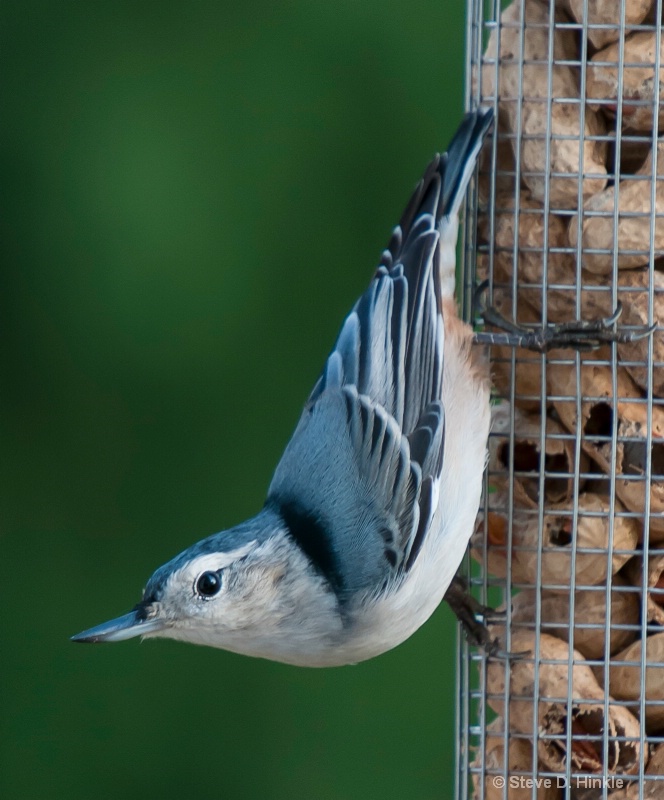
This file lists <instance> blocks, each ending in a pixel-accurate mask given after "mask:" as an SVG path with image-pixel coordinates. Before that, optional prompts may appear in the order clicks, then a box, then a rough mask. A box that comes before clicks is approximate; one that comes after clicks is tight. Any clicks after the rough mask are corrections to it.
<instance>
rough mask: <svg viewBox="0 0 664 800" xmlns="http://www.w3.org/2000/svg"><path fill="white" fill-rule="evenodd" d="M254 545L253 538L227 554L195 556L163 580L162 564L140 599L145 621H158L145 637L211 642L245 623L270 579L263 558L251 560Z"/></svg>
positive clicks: (261, 602)
mask: <svg viewBox="0 0 664 800" xmlns="http://www.w3.org/2000/svg"><path fill="white" fill-rule="evenodd" d="M256 549H257V545H256V542H250V543H248V544H246V545H244V546H243V547H240V548H238V549H235V550H230V551H229V552H225V553H223V552H220V553H206V554H204V555H200V556H195V557H193V558H192V559H191V560H189V561H185V562H184V564H183V565H182V566H180V567H179V568H177V569H174V570H173V571H172V572H170V574H168V576H167V577H166V578H165V579H164V577H162V575H163V568H162V570H158V571H157V573H155V576H153V578H151V579H150V582H149V583H148V585H147V587H146V590H145V593H144V601H143V603H144V605H145V612H146V614H147V618H148V620H154V621H155V622H156V620H159V621H160V623H161V625H159V626H156V625H155V628H154V629H153V630H151V631H147V632H146V633H145V635H146V636H151V637H168V638H177V639H185V640H187V641H205V643H208V644H215V642H214V641H212V640H219V639H222V638H223V637H224V634H225V633H228V632H233V631H237V630H241V629H243V628H246V627H247V626H249V625H250V624H251V620H252V618H253V617H255V614H256V610H255V609H256V607H260V606H262V605H263V595H264V594H265V593H266V591H268V590H269V585H270V583H271V581H270V580H269V579H268V575H267V570H266V569H265V568H264V567H261V561H260V560H258V561H257V560H256V559H255V558H254V559H251V558H250V554H252V553H254V554H255V551H256ZM160 573H162V575H160ZM259 576H260V580H258V578H259ZM219 645H221V646H223V644H222V643H221V642H219ZM219 645H218V646H219Z"/></svg>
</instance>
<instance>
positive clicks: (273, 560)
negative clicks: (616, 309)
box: [73, 110, 613, 667]
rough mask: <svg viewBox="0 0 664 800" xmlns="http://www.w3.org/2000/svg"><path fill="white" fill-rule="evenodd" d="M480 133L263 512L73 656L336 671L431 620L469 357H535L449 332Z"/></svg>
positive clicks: (190, 560)
mask: <svg viewBox="0 0 664 800" xmlns="http://www.w3.org/2000/svg"><path fill="white" fill-rule="evenodd" d="M492 116H493V115H492V112H491V111H489V110H480V111H475V112H472V113H470V114H467V115H466V117H465V119H464V120H463V122H462V124H461V126H460V127H459V129H458V131H457V133H456V134H455V136H454V138H453V139H452V142H451V144H450V146H449V149H448V151H447V153H445V154H443V155H442V156H436V157H435V158H434V159H433V161H432V162H431V164H430V165H429V167H428V169H427V171H426V173H425V174H424V177H423V178H422V180H421V181H420V182H419V183H418V185H417V187H416V189H415V192H414V194H413V196H412V197H411V200H410V202H409V204H408V206H407V208H406V210H405V212H404V214H403V217H402V219H401V222H400V223H399V225H398V226H397V227H396V228H395V230H394V233H393V235H392V238H391V241H390V243H389V246H388V248H387V250H385V252H384V253H383V256H382V258H381V262H380V265H379V266H378V268H377V270H376V272H375V274H374V277H373V280H372V281H371V283H370V284H369V287H368V289H367V290H366V291H365V292H364V294H363V295H362V296H361V297H360V298H359V300H358V301H357V303H356V304H355V306H354V308H353V310H352V311H351V312H350V314H349V315H348V317H347V318H346V320H345V322H344V324H343V326H342V328H341V332H340V334H339V337H338V339H337V342H336V345H335V346H334V349H333V350H332V353H331V354H330V356H329V358H328V359H327V361H326V363H325V366H324V368H323V373H322V375H321V377H320V379H319V381H318V383H317V384H316V386H315V387H314V390H313V392H312V393H311V396H310V397H309V399H308V401H307V403H306V406H305V408H304V411H303V413H302V417H301V419H300V421H299V423H298V426H297V428H296V430H295V433H294V434H293V438H292V439H291V441H290V443H289V444H288V446H287V447H286V450H285V452H284V454H283V457H282V459H281V461H280V463H279V465H278V466H277V469H276V472H275V474H274V478H273V480H272V483H271V485H270V488H269V491H268V496H267V501H266V502H265V505H264V507H263V509H262V510H261V511H260V512H259V513H258V514H257V515H256V516H255V517H253V518H252V519H250V520H248V521H246V522H243V523H242V524H240V525H238V526H237V527H234V528H231V529H230V530H228V531H223V532H221V533H217V534H214V535H213V536H210V537H208V538H207V539H203V540H202V541H200V542H198V543H197V544H194V545H193V546H191V547H189V548H188V549H187V550H185V551H184V552H182V553H181V554H180V555H178V556H176V557H175V558H174V559H173V560H171V561H169V562H168V563H167V564H165V565H164V566H162V567H160V568H159V569H158V570H157V571H156V572H155V573H154V574H153V575H152V577H151V578H150V580H149V581H148V584H147V586H146V588H145V590H144V593H143V599H142V600H141V602H140V603H138V605H137V606H136V607H135V608H134V610H133V611H131V612H130V613H129V614H126V615H125V616H123V617H119V618H118V619H115V620H112V621H110V622H107V623H105V624H103V625H99V626H97V627H95V628H91V629H90V630H87V631H84V632H83V633H80V634H78V635H77V636H74V637H73V639H74V641H78V642H116V641H121V640H123V639H129V638H131V637H134V636H144V637H149V638H153V637H167V638H171V639H180V640H183V641H187V642H193V643H197V644H205V645H211V646H213V647H222V648H225V649H226V650H231V651H234V652H237V653H244V654H247V655H252V656H260V657H263V658H269V659H273V660H276V661H283V662H286V663H289V664H297V665H302V666H319V667H321V666H335V665H341V664H348V663H354V662H358V661H363V660H365V659H368V658H371V657H373V656H376V655H379V654H380V653H383V652H385V651H386V650H389V649H391V648H393V647H395V646H396V645H398V644H400V643H401V642H403V641H404V640H405V639H407V638H408V637H409V636H410V635H411V634H412V633H414V632H415V631H416V630H417V629H418V628H419V627H420V626H421V625H422V624H423V623H424V622H425V621H426V620H427V619H428V618H429V616H430V615H431V614H432V613H433V611H434V610H435V609H436V607H437V606H438V605H439V603H440V601H441V600H442V599H443V596H444V595H445V593H446V590H447V589H448V587H449V586H450V583H451V582H452V580H453V578H454V575H455V573H456V571H457V569H458V567H459V564H460V562H461V560H462V558H463V555H464V553H465V551H466V547H467V545H468V541H469V539H470V536H471V533H472V531H473V527H474V523H475V519H476V516H477V512H478V508H479V503H480V493H481V486H482V476H483V472H484V466H485V461H486V450H487V439H488V434H489V417H490V414H489V391H490V384H489V376H488V368H487V365H486V362H485V359H484V358H482V357H481V356H482V354H481V353H480V352H479V351H474V350H473V349H472V344H473V341H474V340H478V338H479V340H480V341H483V342H485V343H492V342H494V341H496V340H498V339H501V337H502V339H501V341H507V340H509V342H510V343H513V344H530V345H531V346H535V347H539V348H540V349H542V348H544V347H545V346H546V344H547V341H548V340H547V339H546V337H544V338H543V337H542V335H541V334H529V335H528V336H529V337H530V339H529V340H528V336H525V335H524V334H523V333H522V332H519V331H516V330H512V329H510V331H509V332H508V333H507V334H491V333H487V334H483V335H482V334H480V336H479V337H478V336H476V335H475V336H474V334H473V331H472V330H471V328H470V327H469V326H468V325H467V324H465V323H464V322H462V321H461V320H460V319H459V317H458V316H457V311H456V305H455V299H454V286H455V261H456V259H455V248H456V241H457V233H458V211H459V206H460V204H461V201H462V199H463V197H464V194H465V190H466V187H467V184H468V181H469V179H470V176H471V174H472V173H473V171H474V169H475V163H476V159H477V155H478V153H479V150H480V148H481V145H482V142H483V140H484V137H485V135H486V133H487V131H488V129H489V127H490V125H491V122H492ZM610 322H613V320H611V321H610ZM591 327H592V326H591ZM596 329H597V328H596V326H595V327H592V330H591V333H592V332H593V331H596ZM575 334H579V336H580V338H581V339H582V340H583V339H584V335H585V336H586V338H587V335H589V334H587V333H586V330H585V329H584V330H583V331H581V333H579V328H578V326H577V327H576V328H574V329H573V330H572V331H571V334H570V332H569V331H568V332H567V335H568V338H569V339H570V341H572V343H575V342H576V341H577V338H579V337H576V338H575ZM538 336H539V338H538ZM482 337H484V338H482Z"/></svg>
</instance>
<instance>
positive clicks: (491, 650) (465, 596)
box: [444, 575, 512, 658]
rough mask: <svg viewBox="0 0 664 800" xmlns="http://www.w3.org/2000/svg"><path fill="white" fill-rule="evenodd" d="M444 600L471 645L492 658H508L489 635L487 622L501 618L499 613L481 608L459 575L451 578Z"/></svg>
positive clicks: (497, 642) (496, 641) (496, 640)
mask: <svg viewBox="0 0 664 800" xmlns="http://www.w3.org/2000/svg"><path fill="white" fill-rule="evenodd" d="M444 600H445V601H446V602H447V604H448V606H449V607H450V608H451V609H452V611H453V612H454V614H455V616H456V618H457V619H458V620H459V622H460V623H461V626H462V627H463V630H464V632H465V634H466V637H467V638H468V640H469V641H470V643H471V644H474V645H475V646H476V647H479V648H480V649H481V650H484V652H485V653H486V654H487V655H488V656H490V657H493V658H510V657H511V655H512V654H510V653H506V652H505V651H504V650H503V649H502V648H501V646H500V642H499V641H498V639H496V638H494V637H493V636H492V635H491V632H490V630H489V627H488V625H487V620H489V619H490V618H493V619H494V620H496V619H499V618H502V615H501V614H500V612H496V611H494V610H493V609H492V608H488V607H487V606H483V605H482V604H481V603H480V602H479V601H478V600H476V599H475V598H474V597H473V596H472V595H471V594H470V591H469V589H468V584H467V583H466V581H465V580H464V579H463V578H461V577H460V576H459V575H456V576H455V577H454V578H452V583H450V585H449V587H448V588H447V591H446V592H445V597H444Z"/></svg>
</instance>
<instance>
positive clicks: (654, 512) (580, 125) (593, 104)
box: [471, 0, 664, 800]
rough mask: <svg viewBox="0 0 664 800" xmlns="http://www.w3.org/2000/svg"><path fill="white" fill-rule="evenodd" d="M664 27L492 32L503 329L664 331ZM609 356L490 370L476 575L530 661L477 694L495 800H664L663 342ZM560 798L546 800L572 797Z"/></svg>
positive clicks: (589, 4) (520, 27)
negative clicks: (486, 577)
mask: <svg viewBox="0 0 664 800" xmlns="http://www.w3.org/2000/svg"><path fill="white" fill-rule="evenodd" d="M661 5H662V4H661V0H659V3H658V4H656V3H654V2H653V0H585V2H583V0H563V2H560V1H559V0H558V1H557V2H555V4H554V0H551V4H549V2H548V1H547V0H514V2H512V4H511V5H509V6H507V7H506V8H505V9H504V10H503V11H502V15H501V17H500V19H499V20H497V21H496V22H495V23H494V24H489V25H488V26H487V28H486V29H487V31H488V33H489V35H488V42H487V44H486V48H485V53H484V56H483V57H482V60H481V62H480V63H478V64H475V65H474V71H473V84H474V91H475V99H476V102H478V103H479V104H482V105H494V104H495V105H496V106H497V108H498V118H497V124H496V129H495V131H494V141H493V144H492V145H488V146H487V148H486V149H485V152H484V161H483V164H482V168H481V171H480V186H479V198H480V205H481V208H480V216H479V222H478V232H479V233H478V235H479V240H478V273H479V278H480V279H482V278H484V277H490V278H491V282H492V292H493V295H492V301H493V304H494V306H496V308H497V309H498V310H499V311H500V312H501V313H502V314H503V315H504V316H506V317H507V318H508V319H511V320H514V321H516V322H518V323H519V324H525V325H534V326H537V327H539V326H541V325H542V324H543V323H546V322H548V323H553V322H563V321H568V320H573V319H579V318H580V319H586V320H590V319H597V318H599V317H608V316H610V315H611V314H612V312H613V310H614V309H615V308H616V305H617V302H620V304H621V305H622V309H623V311H622V316H621V318H620V321H619V324H620V325H621V326H625V327H634V328H643V327H644V326H649V325H652V324H653V323H656V324H658V325H664V138H662V139H661V140H658V135H659V134H658V130H657V126H658V125H662V128H663V130H662V136H663V137H664V103H663V100H664V69H661V70H657V66H656V65H657V64H658V63H662V64H663V65H664V37H662V41H661V42H660V41H658V39H659V33H658V31H657V26H656V18H657V15H661V13H662V11H661ZM660 48H661V60H660V54H659V51H660ZM657 71H658V72H659V75H658V74H657ZM616 351H617V352H616V354H615V356H617V359H616V360H615V361H614V352H613V348H611V347H605V348H602V349H600V350H598V351H593V352H589V353H583V354H581V355H580V356H578V357H577V355H576V354H575V353H574V352H572V351H569V350H565V351H563V350H558V351H553V352H551V353H549V354H548V355H547V357H546V358H545V359H544V358H542V357H541V356H539V355H536V354H530V355H528V354H526V355H522V354H517V355H516V357H515V356H514V354H513V353H512V352H511V351H510V350H507V349H504V350H501V349H500V348H498V349H497V352H494V353H492V359H494V360H493V361H492V364H493V377H494V383H495V386H496V389H497V392H498V394H499V395H500V396H501V397H502V398H503V400H502V402H500V403H498V404H497V405H496V406H495V413H494V425H493V433H492V439H491V442H490V463H489V486H490V491H489V495H488V498H487V509H488V511H487V513H486V514H485V515H484V518H483V521H482V524H481V525H480V526H478V531H477V534H476V536H475V537H474V539H473V555H474V557H475V558H476V559H477V560H478V561H479V562H480V563H481V564H482V565H483V566H484V569H485V571H486V572H487V573H489V574H491V575H493V576H496V577H497V578H501V579H504V580H507V579H509V580H510V585H511V587H513V588H514V589H518V590H519V591H518V592H515V594H514V597H513V598H512V602H511V607H510V609H507V611H508V612H509V613H508V616H507V623H506V626H504V627H502V628H496V634H497V635H498V636H499V637H500V638H501V640H502V641H503V642H504V643H505V644H506V646H507V647H508V649H509V650H510V651H511V652H512V653H521V654H522V657H521V658H520V659H515V660H512V661H511V662H510V663H509V664H506V663H505V662H503V661H501V660H499V659H497V660H493V659H491V660H489V661H488V663H487V667H486V672H485V675H484V678H485V688H486V700H487V703H488V705H489V706H490V708H491V709H492V710H493V712H495V714H497V715H498V717H497V718H496V719H494V720H493V721H492V722H491V723H490V725H488V727H487V729H486V737H485V741H484V743H483V745H482V747H481V748H480V749H479V751H478V752H477V753H476V756H475V761H474V762H473V764H472V765H471V772H472V774H473V781H474V785H475V792H476V795H477V797H485V798H487V800H494V798H496V799H497V798H503V797H508V798H514V799H515V800H521V798H523V800H526V798H529V799H530V798H532V797H533V789H532V788H531V786H530V785H528V786H527V787H526V786H525V785H523V786H517V785H516V784H518V783H519V782H518V781H516V782H515V785H511V784H510V782H509V780H508V781H507V784H506V788H503V787H500V786H499V785H497V784H496V782H495V781H494V780H493V779H494V777H495V776H503V777H506V778H508V777H509V775H514V776H523V775H531V776H532V775H535V774H539V775H543V776H547V775H548V776H551V777H555V776H564V775H566V776H567V777H568V778H569V777H571V786H572V787H574V785H575V784H574V778H573V776H574V775H580V776H581V775H609V776H614V777H621V779H623V785H621V784H620V782H616V783H614V784H611V785H609V788H608V796H609V797H611V798H616V800H617V798H625V799H626V800H635V799H636V798H639V797H645V798H664V369H663V366H664V334H663V332H662V331H661V330H660V329H659V328H658V329H657V330H656V332H655V333H654V335H653V336H652V337H651V338H644V339H641V340H640V341H637V342H633V343H629V344H619V345H617V347H616ZM646 523H647V524H646ZM646 531H647V534H646ZM644 588H645V589H646V591H645V592H644V591H643V590H644ZM644 634H645V639H644ZM570 648H572V649H570ZM644 659H645V666H643V661H644ZM607 693H608V695H609V697H608V700H606V695H607ZM643 698H645V702H644V703H643V704H642V703H641V700H642V699H643ZM506 751H507V752H506ZM506 770H507V773H508V775H506ZM657 776H661V777H662V780H657ZM551 784H552V785H548V786H547V785H544V784H543V785H542V786H541V787H540V788H538V789H537V790H536V792H535V795H534V796H536V797H537V798H539V800H558V798H563V797H566V796H568V795H567V794H566V791H565V789H564V788H562V786H563V782H561V781H558V782H557V781H556V780H553V781H552V782H551ZM577 785H587V782H586V784H583V782H581V784H578V782H577ZM482 792H484V794H482ZM602 792H603V790H601V789H600V790H599V792H598V793H596V794H592V792H591V793H590V794H582V793H580V790H579V791H578V792H577V794H576V795H575V794H572V796H578V797H582V796H583V798H584V800H586V798H592V797H598V798H599V797H603V796H604V794H603V793H602ZM640 792H641V793H642V794H640Z"/></svg>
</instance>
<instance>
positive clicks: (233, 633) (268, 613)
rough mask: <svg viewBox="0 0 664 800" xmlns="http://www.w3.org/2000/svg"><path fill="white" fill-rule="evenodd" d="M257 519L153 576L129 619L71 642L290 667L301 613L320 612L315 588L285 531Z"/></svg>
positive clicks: (186, 554) (209, 541)
mask: <svg viewBox="0 0 664 800" xmlns="http://www.w3.org/2000/svg"><path fill="white" fill-rule="evenodd" d="M259 519H261V517H260V515H259V517H257V518H254V520H253V521H249V522H247V523H244V525H241V526H238V527H237V528H234V529H231V530H229V531H225V532H223V533H218V534H215V535H214V536H210V537H209V538H207V539H204V540H202V541H200V542H198V543H197V544H195V545H193V546H192V547H190V548H189V549H187V550H185V551H184V552H182V553H180V555H178V556H176V557H175V558H173V559H172V560H171V561H169V562H168V563H166V564H164V565H163V566H162V567H159V569H157V570H156V571H155V572H154V574H153V575H152V577H151V578H150V579H149V581H148V582H147V585H146V587H145V589H144V591H143V597H142V599H141V601H140V602H139V603H138V604H137V605H136V606H135V607H134V609H133V610H132V611H130V612H129V613H128V614H125V615H124V616H121V617H117V618H116V619H113V620H110V621H109V622H105V623H102V624H101V625H97V626H96V627H94V628H90V629H89V630H86V631H83V632H82V633H79V634H77V635H76V636H73V637H72V639H73V641H75V642H94V643H96V642H119V641H123V640H124V639H131V638H134V637H136V636H142V637H145V638H169V639H179V640H182V641H187V642H191V643H193V644H205V645H209V646H212V647H221V648H224V649H226V650H232V651H234V652H239V653H244V654H246V655H255V656H263V657H267V658H273V659H277V660H284V661H292V660H293V657H292V655H289V651H290V650H292V649H293V647H295V648H297V643H296V642H297V639H298V637H299V636H300V634H301V630H298V628H300V629H301V628H302V622H303V613H305V611H306V613H307V614H310V611H311V608H312V606H311V602H312V598H317V603H318V605H322V601H321V589H320V580H319V578H318V577H317V576H316V575H315V574H314V573H313V572H312V571H311V570H310V569H309V567H308V563H307V561H306V558H305V557H304V556H303V555H302V553H301V552H300V551H299V549H298V548H296V547H294V545H293V543H292V542H291V540H290V539H289V538H288V537H287V536H286V535H285V533H284V531H283V530H282V529H280V528H279V527H278V526H276V525H272V526H271V527H269V528H266V520H264V519H262V520H261V526H260V527H259V526H258V525H257V524H256V522H257V521H258V520H259ZM252 523H253V524H252ZM323 599H324V595H323ZM324 604H325V606H326V607H327V606H329V607H330V608H329V609H327V608H319V609H318V611H320V612H321V615H322V616H321V619H323V618H324V617H325V616H326V614H324V613H323V612H324V611H326V610H333V609H332V606H333V605H334V604H333V598H332V597H330V598H329V600H325V601H324ZM312 618H313V619H314V620H316V622H315V623H313V624H318V621H317V615H316V614H314V615H312ZM306 627H307V625H305V626H304V628H306ZM311 632H312V633H313V631H311ZM317 633H318V634H320V631H317ZM280 656H281V657H280Z"/></svg>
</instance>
